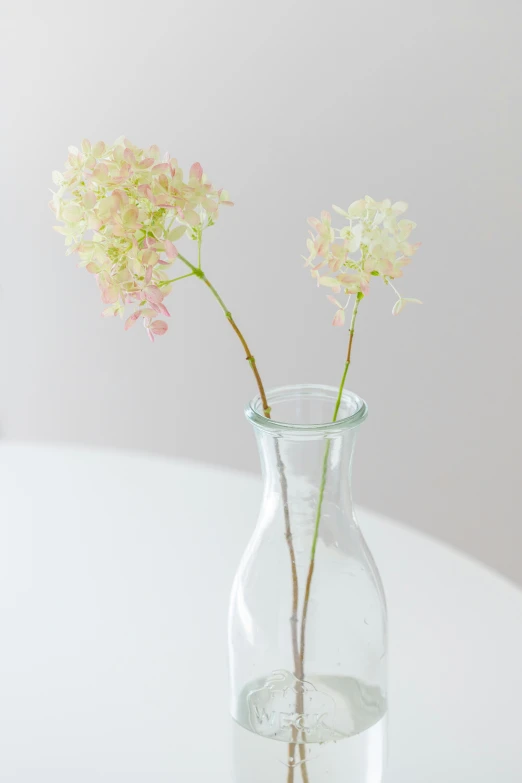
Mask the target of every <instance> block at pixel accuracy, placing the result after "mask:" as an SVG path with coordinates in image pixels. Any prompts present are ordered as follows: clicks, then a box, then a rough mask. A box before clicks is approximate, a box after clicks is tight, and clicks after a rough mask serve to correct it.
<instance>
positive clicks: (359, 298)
mask: <svg viewBox="0 0 522 783" xmlns="http://www.w3.org/2000/svg"><path fill="white" fill-rule="evenodd" d="M362 299H363V295H362V294H357V298H356V300H355V304H354V306H353V311H352V320H351V322H350V337H349V340H348V351H347V354H346V362H345V365H344V371H343V376H342V378H341V383H340V384H339V392H338V394H337V400H336V402H335V408H334V412H333V416H332V421H337V416H338V414H339V408H340V407H341V400H342V397H343V390H344V384H345V383H346V376H347V375H348V370H349V368H350V363H351V361H352V345H353V336H354V333H355V321H356V319H357V313H358V312H359V305H360V303H361V301H362ZM330 445H331V441H330V440H328V441H327V442H326V446H325V449H324V457H323V467H322V471H321V484H320V486H319V498H318V501H317V511H316V515H315V527H314V536H313V539H312V549H311V551H310V565H309V567H308V576H307V579H306V588H305V597H304V603H303V613H302V619H301V639H300V666H301V671H302V672H303V674H304V658H305V643H306V620H307V617H308V606H309V603H310V592H311V589H312V579H313V576H314V568H315V552H316V549H317V541H318V538H319V527H320V524H321V513H322V510H323V500H324V492H325V489H326V480H327V477H328V457H329V454H330Z"/></svg>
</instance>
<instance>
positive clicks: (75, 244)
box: [50, 137, 232, 340]
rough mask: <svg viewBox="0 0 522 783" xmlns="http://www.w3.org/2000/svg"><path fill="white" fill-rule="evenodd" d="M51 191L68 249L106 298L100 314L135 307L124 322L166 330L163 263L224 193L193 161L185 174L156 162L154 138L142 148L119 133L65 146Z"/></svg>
mask: <svg viewBox="0 0 522 783" xmlns="http://www.w3.org/2000/svg"><path fill="white" fill-rule="evenodd" d="M53 181H54V183H55V185H57V188H58V189H57V191H56V192H53V198H52V201H51V202H50V206H51V208H52V210H53V211H54V213H55V215H56V217H57V218H58V220H59V221H60V222H61V223H62V224H63V225H60V226H55V230H56V231H58V232H59V233H60V234H63V235H64V236H65V244H66V245H67V247H68V249H67V254H68V255H69V254H70V253H74V252H76V253H78V255H79V256H80V259H81V261H80V264H79V265H80V266H84V267H85V268H86V269H87V271H88V272H90V273H91V274H93V275H94V276H95V278H96V282H97V284H98V287H99V289H100V293H101V299H102V302H103V303H104V304H106V305H108V306H107V307H106V309H105V310H104V311H103V315H104V316H110V315H121V316H122V317H123V315H124V311H125V306H126V305H127V304H133V305H134V306H136V308H137V309H136V310H135V311H134V312H133V313H132V315H131V316H129V317H128V318H127V320H126V322H125V329H129V328H130V327H131V326H133V325H134V324H135V323H136V321H137V320H138V319H139V318H140V317H143V323H144V326H145V328H146V330H147V333H148V335H149V337H150V339H151V340H154V337H155V336H159V335H162V334H165V332H166V331H167V328H168V327H167V324H166V323H165V321H163V320H157V318H158V316H160V315H161V316H164V317H168V316H169V311H168V310H167V308H166V306H165V304H164V302H163V300H164V298H165V297H166V296H167V294H168V293H169V292H170V290H171V288H172V283H171V282H170V281H169V268H170V267H171V266H172V264H173V263H174V262H175V260H176V257H177V255H178V251H177V249H176V246H175V245H174V242H176V241H177V240H179V239H180V238H181V237H182V236H183V235H185V234H186V235H188V236H189V237H190V238H192V239H198V238H199V239H200V238H201V233H202V232H203V230H205V229H206V228H208V227H209V226H211V225H213V224H214V223H215V221H216V220H217V218H218V216H219V208H220V206H222V205H230V204H231V203H232V202H230V200H229V197H228V194H227V193H226V192H225V191H224V190H216V189H215V188H214V187H213V186H212V185H211V183H210V182H208V180H207V178H206V176H205V174H204V172H203V169H202V167H201V165H200V164H199V163H194V164H193V166H192V167H191V169H190V171H189V175H188V179H185V178H184V175H183V171H182V169H181V168H180V167H179V165H178V163H177V161H176V160H175V159H172V158H170V156H169V155H168V154H167V155H165V157H164V158H163V160H161V161H160V150H159V148H158V147H157V146H156V145H153V146H152V147H149V148H148V149H141V148H139V147H136V146H135V145H134V144H132V143H131V142H130V141H129V140H128V139H126V138H124V137H121V138H119V139H117V140H116V141H115V142H114V144H113V145H112V146H111V147H108V146H107V145H106V144H105V143H104V142H102V141H100V142H97V143H96V144H94V145H92V144H91V143H90V142H89V141H87V140H84V141H83V142H82V145H81V150H78V149H77V148H76V147H69V156H68V158H67V162H66V168H65V172H64V173H60V172H57V171H55V172H53Z"/></svg>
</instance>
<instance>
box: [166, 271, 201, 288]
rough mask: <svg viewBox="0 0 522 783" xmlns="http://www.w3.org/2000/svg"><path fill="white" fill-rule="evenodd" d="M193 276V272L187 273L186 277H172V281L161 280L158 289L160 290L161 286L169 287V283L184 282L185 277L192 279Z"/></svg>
mask: <svg viewBox="0 0 522 783" xmlns="http://www.w3.org/2000/svg"><path fill="white" fill-rule="evenodd" d="M193 275H194V272H188V273H187V274H186V275H180V276H179V277H174V278H172V280H162V281H161V282H159V283H158V287H159V288H161V286H164V285H169V284H170V283H175V282H176V280H184V279H185V278H186V277H192V276H193Z"/></svg>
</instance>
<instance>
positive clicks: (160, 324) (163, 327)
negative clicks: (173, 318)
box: [150, 321, 169, 337]
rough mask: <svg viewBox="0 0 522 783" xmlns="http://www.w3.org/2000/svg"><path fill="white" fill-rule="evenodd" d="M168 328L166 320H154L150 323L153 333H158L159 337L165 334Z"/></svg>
mask: <svg viewBox="0 0 522 783" xmlns="http://www.w3.org/2000/svg"><path fill="white" fill-rule="evenodd" d="M168 328H169V327H168V324H166V323H165V321H153V322H152V323H151V325H150V331H151V332H152V333H153V334H157V335H158V337H160V336H161V335H162V334H165V332H166V331H167V330H168Z"/></svg>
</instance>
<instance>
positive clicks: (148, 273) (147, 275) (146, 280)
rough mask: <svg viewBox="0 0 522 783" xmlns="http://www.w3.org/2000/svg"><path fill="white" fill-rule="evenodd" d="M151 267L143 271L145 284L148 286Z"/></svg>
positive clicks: (150, 277) (150, 278)
mask: <svg viewBox="0 0 522 783" xmlns="http://www.w3.org/2000/svg"><path fill="white" fill-rule="evenodd" d="M152 271H153V270H152V267H151V266H148V267H147V268H146V270H145V282H146V283H147V284H148V283H150V281H151V280H152Z"/></svg>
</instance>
